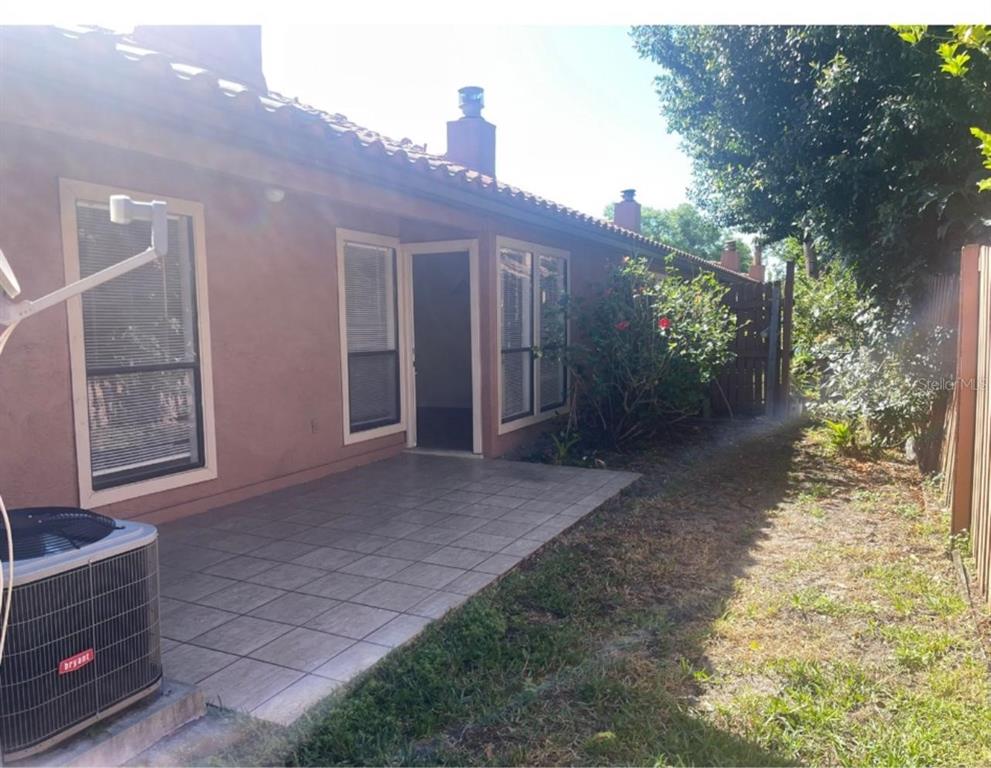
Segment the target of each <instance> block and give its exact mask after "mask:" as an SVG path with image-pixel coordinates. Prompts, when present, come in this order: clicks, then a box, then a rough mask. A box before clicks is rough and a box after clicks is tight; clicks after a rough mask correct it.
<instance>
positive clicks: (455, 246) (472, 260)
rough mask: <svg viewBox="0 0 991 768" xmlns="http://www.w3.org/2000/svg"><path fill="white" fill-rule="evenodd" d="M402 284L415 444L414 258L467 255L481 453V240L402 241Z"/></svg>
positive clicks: (478, 451) (474, 407) (409, 435)
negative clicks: (479, 260)
mask: <svg viewBox="0 0 991 768" xmlns="http://www.w3.org/2000/svg"><path fill="white" fill-rule="evenodd" d="M399 252H400V262H401V265H402V266H401V269H402V272H403V280H402V284H403V286H404V288H403V290H404V293H405V302H404V304H405V311H404V314H403V324H404V325H405V328H406V333H405V334H404V335H405V344H406V350H405V351H406V354H405V355H404V357H405V362H404V365H405V369H406V370H405V374H406V402H407V404H408V405H407V408H408V411H407V412H408V413H409V419H408V422H407V426H406V447H407V448H415V447H416V371H415V369H414V360H413V350H414V347H415V344H416V339H415V333H416V328H415V323H414V320H413V318H414V315H413V301H414V296H413V257H414V256H416V255H417V254H431V253H465V252H467V254H468V300H469V305H470V308H471V311H470V315H471V443H472V448H471V452H472V453H473V454H475V455H477V456H481V455H482V345H481V335H482V334H481V325H480V318H481V313H480V304H479V301H480V295H479V273H478V240H439V241H435V242H428V243H402V244H401V245H400V246H399Z"/></svg>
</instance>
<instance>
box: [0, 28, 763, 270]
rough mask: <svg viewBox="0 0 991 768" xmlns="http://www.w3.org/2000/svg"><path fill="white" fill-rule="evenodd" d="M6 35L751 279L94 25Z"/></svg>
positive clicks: (6, 31) (684, 263) (691, 265)
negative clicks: (181, 88)
mask: <svg viewBox="0 0 991 768" xmlns="http://www.w3.org/2000/svg"><path fill="white" fill-rule="evenodd" d="M6 35H19V36H21V37H22V38H23V36H24V35H28V36H37V39H36V40H35V42H36V43H39V44H48V45H52V46H60V45H65V46H68V47H69V50H72V52H73V53H74V54H76V55H80V56H85V57H87V58H88V57H100V58H101V59H103V61H102V62H101V64H103V65H104V66H111V67H114V66H116V67H123V68H131V69H133V70H134V72H135V74H141V75H144V76H147V77H157V78H161V79H166V78H167V79H171V80H173V81H175V83H180V84H182V85H184V86H185V87H186V88H188V90H189V92H190V94H198V95H200V96H206V97H207V98H210V97H213V98H214V101H215V102H216V101H218V100H219V101H220V102H221V103H222V104H223V105H224V106H225V107H227V108H229V109H238V110H241V111H242V113H245V114H250V115H253V116H254V117H256V118H258V119H260V120H263V121H273V122H277V124H281V125H290V126H292V127H293V128H294V129H296V130H300V131H308V132H310V133H311V134H313V133H321V132H322V133H323V135H324V136H325V137H327V138H331V139H341V140H344V141H345V142H347V143H349V144H350V147H351V148H352V149H353V150H356V151H358V152H360V153H363V154H366V155H369V156H372V157H374V158H377V159H378V160H380V161H382V162H387V163H392V164H394V165H397V166H402V167H405V168H408V169H412V170H414V171H418V172H420V173H422V174H424V175H425V176H427V177H429V178H433V179H436V180H438V181H441V182H446V183H448V184H454V185H458V186H459V187H460V188H461V189H463V190H465V191H469V192H476V193H480V194H485V195H487V196H488V197H490V198H491V197H495V198H496V199H499V200H501V201H503V202H506V203H509V204H511V205H514V206H516V207H519V208H521V209H528V210H530V211H532V212H536V213H540V214H542V215H545V216H550V217H552V218H554V219H557V220H559V221H561V222H562V223H568V224H571V225H574V226H577V227H578V228H580V229H583V230H586V231H589V230H591V231H597V232H599V233H600V234H604V235H608V236H612V237H614V238H615V239H616V240H617V245H621V244H628V245H630V246H633V247H639V248H640V249H641V250H647V251H651V252H652V254H651V255H667V254H670V255H671V256H673V258H674V260H675V264H676V265H677V266H679V267H681V268H687V269H690V270H692V271H695V270H698V269H708V270H712V271H714V272H716V273H717V274H719V275H721V276H724V277H726V278H732V279H734V280H737V281H740V280H742V281H751V278H750V277H748V276H747V275H745V274H741V273H739V272H734V271H733V270H729V269H726V268H724V267H722V266H721V265H720V264H719V263H717V262H712V261H709V260H707V259H703V258H701V257H699V256H696V255H694V254H691V253H687V252H685V251H682V250H680V249H678V248H674V247H673V246H670V245H667V244H665V243H662V242H659V241H657V240H653V239H651V238H648V237H645V236H644V235H641V234H639V233H637V232H633V231H630V230H627V229H624V228H622V227H618V226H616V225H615V224H613V223H612V222H611V221H607V220H605V219H602V218H599V217H597V216H590V215H589V214H586V213H582V212H581V211H578V210H575V209H574V208H569V207H568V206H565V205H561V204H559V203H555V202H553V201H552V200H548V199H546V198H543V197H540V196H539V195H535V194H532V193H530V192H526V191H524V190H522V189H520V188H519V187H514V186H512V185H510V184H505V183H503V182H501V181H498V180H496V179H495V178H493V177H492V176H487V175H485V174H482V173H479V172H478V171H474V170H472V169H470V168H467V167H465V166H463V165H459V164H457V163H454V162H451V161H450V160H447V159H446V158H444V157H443V156H441V155H436V154H431V153H429V152H427V150H426V147H425V146H423V145H419V144H416V143H414V142H413V141H411V140H410V139H407V138H403V139H398V140H396V139H392V138H389V137H388V136H384V135H383V134H380V133H378V132H376V131H373V130H370V129H368V128H365V127H363V126H360V125H357V124H356V123H353V122H351V121H350V120H348V119H347V117H345V116H344V115H341V114H333V113H330V112H326V111H324V110H321V109H317V108H316V107H312V106H309V105H307V104H303V103H301V102H299V101H298V100H297V99H292V98H289V97H286V96H283V95H282V94H279V93H276V92H274V91H268V92H261V91H258V90H254V89H252V88H250V87H248V86H246V85H244V84H243V83H239V82H236V81H234V80H229V79H226V78H224V77H220V76H218V75H217V74H215V73H213V72H211V71H210V70H207V69H204V68H203V67H199V66H197V65H195V64H193V63H188V62H181V61H176V60H174V59H173V58H172V57H170V56H168V55H166V54H164V53H162V52H159V51H155V50H150V49H149V48H147V47H144V46H142V45H140V44H138V43H137V42H135V41H134V40H133V39H132V38H131V37H129V36H128V35H124V34H119V33H116V32H114V31H112V30H109V29H105V28H101V27H95V26H77V27H66V26H60V27H33V28H25V27H21V28H10V27H7V28H2V29H0V38H2V36H6ZM175 83H172V84H175ZM218 97H220V98H219V99H218ZM466 202H467V201H466ZM469 204H470V203H469Z"/></svg>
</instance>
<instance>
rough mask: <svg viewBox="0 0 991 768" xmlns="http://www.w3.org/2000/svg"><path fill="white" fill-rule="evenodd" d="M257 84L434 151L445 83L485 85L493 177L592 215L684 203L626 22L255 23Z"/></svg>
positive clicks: (670, 139)
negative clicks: (629, 197) (259, 57)
mask: <svg viewBox="0 0 991 768" xmlns="http://www.w3.org/2000/svg"><path fill="white" fill-rule="evenodd" d="M262 46H263V59H264V68H265V74H266V77H267V79H268V84H269V87H270V88H273V89H275V90H278V91H280V92H282V93H284V94H285V95H287V96H296V97H298V98H299V99H300V100H302V101H305V102H307V103H310V104H313V105H314V106H317V107H320V108H323V109H326V110H328V111H330V112H340V113H343V114H345V115H347V116H348V118H350V119H351V120H353V121H355V122H356V123H359V124H361V125H365V126H367V127H369V128H372V129H374V130H377V131H380V132H381V133H384V134H386V135H389V136H392V137H394V138H403V137H409V138H410V139H413V140H414V141H416V142H418V143H423V142H426V144H427V148H428V149H429V150H430V151H432V152H437V153H439V154H442V153H443V152H444V149H445V144H446V138H445V137H446V133H445V131H446V127H445V125H446V121H447V120H451V119H454V118H456V117H458V116H459V115H460V113H459V111H458V107H457V90H458V88H460V87H461V86H464V85H480V86H482V87H484V88H485V100H486V108H485V113H484V114H485V117H486V118H487V119H488V120H489V121H491V122H493V123H495V125H496V126H497V134H496V141H497V149H496V170H497V175H498V176H499V178H500V180H502V181H505V182H507V183H510V184H515V185H517V186H520V187H523V188H524V189H526V190H528V191H530V192H534V193H537V194H540V195H543V196H545V197H548V198H550V199H552V200H554V201H556V202H559V203H564V204H566V205H570V206H573V207H575V208H578V209H579V210H582V211H585V212H587V213H592V214H596V215H601V214H602V208H603V206H605V205H606V204H607V203H609V202H612V201H614V200H617V199H618V198H619V190H620V189H624V188H626V187H634V188H636V190H637V198H638V199H639V200H640V201H641V202H642V203H643V204H644V205H652V206H654V207H658V208H666V207H670V206H673V205H677V204H678V203H680V202H684V200H685V199H686V193H685V190H686V187H687V186H688V184H689V183H690V180H691V174H690V165H689V161H688V160H687V158H686V157H685V156H684V155H682V154H681V152H680V151H679V150H678V139H677V137H676V136H672V135H670V134H668V133H667V131H666V130H665V126H664V121H663V118H662V117H661V116H660V113H659V108H658V102H657V97H656V95H655V94H654V90H653V85H652V80H653V77H654V75H655V74H656V72H657V68H656V66H655V65H653V64H651V63H649V62H645V61H642V60H640V58H639V57H638V56H637V55H636V52H635V51H634V50H633V47H632V45H631V44H630V41H629V38H628V36H627V28H626V27H619V26H616V27H575V26H570V27H569V26H555V27H534V26H477V25H475V26H415V27H412V26H407V27H403V26H395V27H390V26H320V25H311V26H294V27H291V26H286V27H283V26H263V31H262Z"/></svg>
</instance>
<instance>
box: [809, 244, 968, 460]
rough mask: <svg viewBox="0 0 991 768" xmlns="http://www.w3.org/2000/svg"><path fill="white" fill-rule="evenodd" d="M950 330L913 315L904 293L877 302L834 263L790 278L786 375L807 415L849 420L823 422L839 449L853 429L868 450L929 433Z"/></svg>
mask: <svg viewBox="0 0 991 768" xmlns="http://www.w3.org/2000/svg"><path fill="white" fill-rule="evenodd" d="M949 337H950V334H949V332H948V331H947V330H946V329H943V328H939V327H925V326H923V325H921V324H920V323H919V322H917V320H916V319H915V316H914V315H913V312H912V307H911V303H910V302H909V301H908V300H907V299H903V300H902V301H900V302H897V303H894V304H891V305H888V306H882V305H881V304H880V303H879V302H878V301H877V300H876V298H875V296H874V293H873V291H871V290H869V289H865V288H864V287H863V286H860V285H858V284H857V281H856V280H855V279H854V277H853V275H852V273H851V272H850V271H848V270H846V269H844V268H843V267H842V265H840V264H832V265H830V266H829V267H828V268H827V269H826V270H824V271H823V273H822V275H821V276H820V277H819V278H818V279H812V278H809V277H808V276H806V275H804V274H801V273H800V274H799V275H798V277H797V278H796V281H795V314H794V354H793V359H792V373H793V376H792V379H793V381H794V382H795V388H796V394H798V395H799V396H800V397H802V398H803V399H804V400H805V401H806V403H807V405H808V408H809V410H810V411H811V413H812V414H813V415H815V416H817V417H819V418H822V419H824V420H827V422H833V423H837V424H840V423H842V424H844V425H846V427H848V431H847V433H845V434H842V435H841V434H839V433H836V432H835V431H833V427H832V426H829V425H827V429H829V430H830V431H831V432H832V433H833V434H832V435H831V441H833V438H834V437H835V438H836V439H837V440H839V441H840V443H845V444H843V445H841V444H838V443H836V442H833V444H834V445H835V446H836V447H837V448H838V449H841V450H849V449H853V448H854V447H856V443H857V438H858V435H860V434H862V435H863V436H864V439H865V442H866V444H867V445H868V446H869V447H870V448H874V449H876V448H883V447H888V446H894V445H899V444H901V443H903V442H904V441H905V440H906V439H907V438H909V437H915V438H928V433H929V427H930V417H931V414H932V410H933V404H934V402H935V400H936V397H937V395H938V393H939V387H938V386H937V385H938V384H939V383H940V382H941V380H942V379H943V377H944V375H945V373H946V372H945V371H943V370H942V365H943V360H944V359H945V357H944V355H942V354H941V349H942V345H943V344H945V343H947V341H948V339H949Z"/></svg>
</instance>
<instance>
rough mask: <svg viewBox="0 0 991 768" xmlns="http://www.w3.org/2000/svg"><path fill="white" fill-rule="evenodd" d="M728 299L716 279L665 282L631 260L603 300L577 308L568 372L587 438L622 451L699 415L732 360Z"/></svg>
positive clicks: (614, 277) (641, 261)
mask: <svg viewBox="0 0 991 768" xmlns="http://www.w3.org/2000/svg"><path fill="white" fill-rule="evenodd" d="M725 292H726V288H724V287H723V286H721V285H720V284H719V283H718V281H717V280H716V279H715V277H714V276H713V275H712V274H711V273H704V274H700V275H699V276H697V277H695V278H693V279H691V280H685V279H683V278H682V277H681V276H679V275H678V274H677V273H671V272H669V273H668V274H667V275H666V276H661V275H658V274H656V273H654V272H652V271H651V270H650V269H649V268H648V266H647V262H646V260H645V259H642V258H631V259H627V260H626V261H625V262H624V263H623V264H622V266H620V267H619V268H617V269H616V270H615V271H614V272H613V273H612V275H611V277H610V280H609V284H608V286H607V288H606V290H605V292H604V293H603V294H602V295H601V296H599V297H596V298H594V299H587V300H584V301H582V302H579V303H577V305H576V315H577V324H578V329H579V341H578V342H577V343H576V344H575V345H574V346H573V347H572V349H571V350H570V354H569V368H570V370H571V373H572V380H573V382H574V384H575V386H574V387H573V392H574V394H573V398H574V402H573V411H574V412H575V413H576V414H577V417H576V418H577V422H578V426H579V429H581V431H582V434H583V436H586V437H594V438H597V439H599V440H602V441H604V442H605V443H607V444H608V445H610V446H611V447H620V446H622V445H624V444H627V443H629V442H631V441H634V440H637V439H642V438H645V437H649V436H650V435H652V434H654V433H656V432H657V431H658V430H659V429H660V428H662V427H663V426H664V425H667V424H671V423H672V422H674V421H678V420H680V419H683V418H685V417H686V416H690V415H693V414H696V413H698V412H699V410H700V409H701V407H702V404H703V402H704V400H705V398H706V397H707V394H708V384H709V382H710V381H711V380H712V379H713V378H714V377H715V376H716V374H717V373H718V371H719V369H720V368H721V367H722V366H724V365H725V364H726V363H727V362H729V360H730V359H731V358H732V352H731V351H730V348H729V345H730V343H731V341H732V340H733V337H734V334H735V325H734V319H733V317H732V315H731V314H730V312H729V309H728V308H727V307H726V306H725V304H723V302H722V298H723V296H724V295H725Z"/></svg>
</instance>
